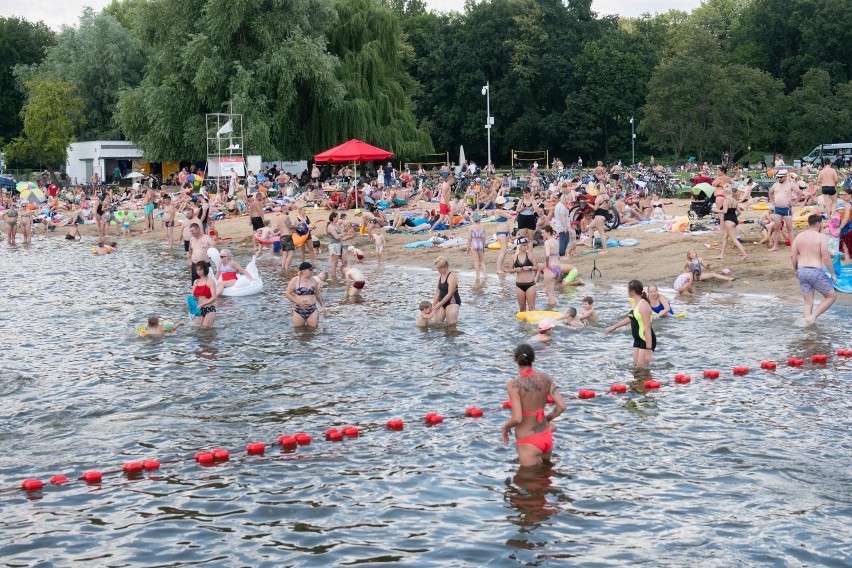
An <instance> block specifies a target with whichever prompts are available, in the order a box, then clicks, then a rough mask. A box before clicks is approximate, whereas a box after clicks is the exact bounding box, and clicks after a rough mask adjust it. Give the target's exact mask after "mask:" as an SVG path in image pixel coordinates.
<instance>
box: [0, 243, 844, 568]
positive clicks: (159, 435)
mask: <svg viewBox="0 0 852 568" xmlns="http://www.w3.org/2000/svg"><path fill="white" fill-rule="evenodd" d="M125 248H126V250H124V251H123V252H121V253H120V254H113V255H110V256H102V257H97V256H93V255H91V253H90V252H89V251H88V249H87V248H86V247H84V246H74V245H70V246H69V245H67V244H66V243H65V242H59V241H57V240H50V241H39V242H37V243H36V244H35V245H34V246H33V247H32V248H29V249H25V248H21V247H19V248H18V249H17V250H9V249H3V250H2V251H0V255H2V256H0V263H1V264H2V266H3V270H0V287H1V288H2V290H3V291H4V296H5V299H4V310H3V312H4V315H3V316H2V319H0V332H2V337H3V338H5V342H6V349H4V356H3V375H2V377H3V379H2V381H0V397H2V402H3V406H2V408H3V410H2V413H0V447H2V448H3V452H2V453H0V482H1V483H0V485H2V486H4V487H6V486H16V485H18V484H19V483H20V480H21V479H23V478H26V477H38V478H41V479H43V480H46V479H47V478H48V477H49V476H50V475H52V474H56V473H68V474H72V473H73V474H75V475H78V474H79V473H80V472H81V471H83V470H86V469H104V470H108V469H111V468H114V467H116V466H120V464H122V463H123V462H125V461H131V460H138V459H143V458H147V457H157V458H159V459H161V460H164V461H166V460H172V459H176V458H181V459H180V460H178V461H176V462H175V463H164V465H163V467H162V469H161V470H160V471H158V472H155V473H153V474H152V475H150V476H145V477H143V478H141V479H135V480H128V479H126V478H124V477H121V476H117V475H111V476H105V478H104V482H103V484H102V485H100V486H85V485H83V484H81V483H79V482H76V483H72V484H69V485H66V486H62V487H59V488H54V487H49V488H47V489H46V490H45V491H43V492H41V493H40V494H35V495H33V496H31V497H30V498H28V497H27V495H25V494H24V493H23V492H20V491H15V492H10V493H5V494H0V508H2V512H3V516H2V520H0V527H2V532H0V557H2V558H3V562H4V564H6V565H10V566H11V565H45V566H47V565H54V564H70V563H79V564H86V565H111V566H113V565H127V564H135V565H145V566H154V565H170V566H172V565H183V564H208V565H223V566H234V565H250V566H278V565H330V564H335V565H348V564H355V563H370V562H389V561H400V562H404V563H408V564H411V565H418V566H427V565H482V564H489V565H507V566H512V565H518V564H524V565H526V564H533V565H551V566H564V565H567V564H569V563H570V564H574V563H581V564H595V563H597V564H602V565H611V564H636V563H645V564H649V565H654V566H657V565H670V566H678V565H685V564H695V563H696V562H697V563H699V564H700V565H702V566H731V565H736V564H746V565H756V564H779V565H784V564H791V565H801V564H827V565H838V566H839V565H846V564H848V562H849V561H850V558H852V552H850V545H849V538H848V535H849V518H850V503H851V502H852V479H850V470H849V463H850V462H849V456H850V455H852V453H851V451H852V443H851V442H850V438H849V433H848V432H849V427H850V425H852V424H851V423H852V420H850V410H849V403H848V401H849V398H848V397H849V395H850V387H849V379H850V368H852V362H848V361H847V362H846V363H843V362H839V361H837V360H836V358H832V360H831V362H830V364H829V365H827V366H825V368H814V367H813V366H811V365H806V366H805V367H804V368H803V369H799V370H791V369H788V368H786V366H784V367H782V366H779V370H778V372H777V373H774V374H770V373H766V372H762V371H759V370H758V371H752V372H751V373H750V374H749V375H748V376H746V377H741V378H731V377H730V373H729V369H730V368H731V367H732V366H735V365H740V364H742V365H750V366H751V367H755V366H756V363H757V362H759V361H760V360H761V359H775V360H778V361H784V360H786V357H788V356H789V355H791V354H798V355H802V356H804V355H810V354H812V353H818V352H828V353H833V352H834V351H835V350H836V349H837V348H840V347H844V348H846V347H852V345H849V344H848V330H849V326H848V321H849V317H850V315H852V314H851V313H850V309H849V304H842V305H841V304H838V305H837V306H836V307H835V308H833V309H832V311H831V312H830V313H829V314H828V315H827V316H825V317H824V321H822V322H821V325H820V326H818V327H815V328H811V329H804V328H802V327H801V326H800V325H799V324H798V323H796V322H797V321H798V319H799V310H800V306H799V305H798V303H796V302H794V303H792V304H785V303H783V302H779V301H778V300H777V299H775V298H773V297H769V296H737V295H723V294H705V295H702V296H700V297H699V298H698V299H697V300H695V301H693V302H692V303H691V304H689V305H686V306H682V308H683V309H685V310H686V311H687V313H688V316H687V317H686V318H685V319H683V320H677V321H667V322H663V323H661V324H659V325H657V326H656V328H657V330H658V335H659V337H660V342H661V350H660V352H659V354H658V356H657V359H656V362H655V368H654V370H653V371H652V374H653V377H654V378H655V379H657V380H660V381H662V382H664V386H663V388H662V389H661V390H660V391H656V392H651V393H648V394H644V393H642V392H641V389H638V390H635V391H633V392H631V394H629V395H622V396H620V397H611V396H608V395H604V396H599V397H598V398H596V399H594V400H592V401H587V402H580V401H577V400H576V398H574V395H573V394H572V393H576V391H577V390H578V389H580V388H592V389H595V390H597V391H598V392H599V393H603V392H604V391H606V390H607V389H608V386H609V385H610V384H612V383H614V382H630V381H633V380H634V379H635V380H636V381H638V382H637V383H635V384H637V385H639V384H641V381H643V380H644V379H645V378H649V377H648V376H642V375H639V376H636V377H634V376H633V370H632V365H631V362H630V340H629V336H628V334H625V333H616V334H615V335H614V336H613V337H610V338H604V337H603V335H602V334H601V333H600V332H596V331H591V330H582V331H576V330H567V329H559V330H557V333H556V334H555V335H556V344H555V345H552V346H547V347H544V348H542V349H540V350H539V353H538V356H539V361H538V363H537V366H538V367H539V368H541V369H543V370H547V371H549V372H551V373H552V374H553V375H554V376H555V377H556V379H557V381H558V383H559V384H560V386H561V388H562V391H563V393H566V396H567V398H568V400H569V409H568V411H567V412H566V413H565V414H564V415H563V417H562V418H560V420H559V431H558V433H557V434H556V453H555V463H554V464H553V466H552V468H546V469H544V470H542V471H538V472H535V473H533V474H529V475H521V476H518V475H516V469H517V466H516V463H515V455H514V451H513V449H512V448H511V447H508V448H507V447H503V446H502V444H501V443H500V425H501V423H502V421H503V420H505V417H506V413H505V412H503V411H499V410H497V407H498V406H499V403H500V401H502V400H503V399H505V397H506V395H505V383H506V381H507V379H508V378H509V377H510V376H511V374H512V372H513V370H514V369H513V363H512V360H511V356H510V353H511V350H512V349H513V348H514V346H515V345H516V344H518V343H519V342H521V341H523V340H526V339H527V338H529V337H530V336H531V335H532V334H533V333H534V330H533V329H532V326H529V325H527V324H523V323H520V322H518V321H517V320H515V319H514V317H513V313H514V308H515V302H514V292H513V285H514V284H513V283H512V280H511V279H508V280H506V281H500V280H498V279H497V278H496V277H494V276H492V277H491V279H490V280H489V283H488V286H487V287H486V288H485V289H473V287H472V286H473V281H472V277H471V275H470V274H467V273H463V274H462V276H461V283H462V284H461V289H462V300H463V304H464V306H463V308H462V316H461V325H460V327H459V330H458V331H457V332H449V331H448V330H446V329H430V330H428V331H422V330H418V329H415V328H414V326H413V319H414V316H415V314H416V304H417V302H418V301H419V300H420V299H423V298H430V297H431V292H432V289H433V288H432V287H433V286H434V281H435V278H436V277H435V275H434V273H431V272H428V271H424V270H421V269H414V268H398V267H392V266H388V267H386V268H385V269H384V278H385V280H384V282H382V283H378V282H377V278H376V277H375V276H372V271H373V268H372V267H368V269H367V272H368V278H370V284H369V286H368V288H367V290H366V293H365V298H364V300H363V301H362V302H357V303H355V302H350V303H346V302H344V301H343V300H342V297H343V294H342V292H343V290H342V287H341V286H339V285H332V286H330V287H329V288H327V289H326V295H327V297H328V299H329V302H330V304H331V305H332V307H331V309H330V312H331V317H329V318H328V319H327V320H325V321H324V322H323V323H322V325H321V328H320V330H319V331H318V332H316V333H311V332H300V333H294V332H293V331H292V329H291V326H290V319H289V307H288V305H287V303H286V301H284V299H283V289H284V286H285V283H286V281H285V279H284V278H283V276H281V275H280V274H279V273H278V271H277V270H274V266H277V264H273V263H272V261H271V260H269V259H268V258H267V259H266V260H265V261H263V260H262V261H261V263H260V268H261V271H262V273H263V276H264V281H265V283H266V289H265V291H264V293H263V294H262V295H260V296H255V297H251V298H236V299H222V300H220V302H219V311H218V320H217V322H216V325H217V328H216V329H215V330H213V331H209V332H207V331H200V330H195V329H188V330H187V329H186V328H184V329H181V330H179V331H178V332H177V333H175V334H173V335H171V336H168V337H166V338H165V339H162V340H155V339H140V338H138V337H136V335H135V333H134V332H133V331H132V330H131V328H132V327H133V325H135V324H140V323H143V322H144V320H145V319H146V317H147V315H148V314H149V313H158V314H160V315H161V316H162V317H163V318H164V319H171V320H177V319H179V318H181V317H183V316H182V313H183V309H184V300H183V298H184V297H185V294H186V293H187V289H186V284H187V283H186V272H187V271H186V268H185V266H184V264H183V263H182V256H180V255H179V254H178V253H174V254H172V253H169V252H168V251H167V250H165V249H164V248H161V247H160V246H159V245H154V244H151V243H142V242H131V243H129V244H128V246H127V247H125ZM241 260H244V261H245V260H248V259H247V258H243V259H241ZM276 262H277V261H276ZM639 276H640V277H641V275H639ZM706 288H708V289H712V287H711V286H707V287H706ZM587 291H590V292H592V293H593V294H594V296H595V298H596V305H598V306H600V308H599V309H600V311H601V312H602V314H603V316H604V319H606V320H608V321H613V320H615V319H616V318H619V317H622V316H623V314H624V312H625V311H626V297H625V291H624V286H623V284H622V283H617V284H615V285H613V286H607V285H601V286H599V287H594V288H587V289H585V290H582V291H580V292H577V291H572V292H571V294H572V295H570V296H568V298H566V299H564V300H563V301H562V302H561V306H562V307H563V308H564V307H567V305H568V304H569V302H570V303H573V304H574V305H578V304H579V298H580V297H581V296H582V295H583V294H584V293H586V292H587ZM669 292H670V291H669ZM542 297H543V296H539V299H540V301H541V299H542ZM841 331H842V332H843V333H841ZM710 367H715V368H719V369H721V370H723V376H722V378H720V379H719V380H717V381H707V380H704V379H701V378H700V375H701V371H702V370H703V369H705V368H710ZM676 372H687V373H688V374H690V375H691V376H692V377H693V382H692V384H690V385H686V386H679V385H670V384H669V383H670V382H671V377H672V376H673V374H674V373H676ZM471 405H478V406H483V407H485V408H486V415H485V417H484V418H482V419H470V418H459V417H455V416H456V415H458V414H461V413H463V411H464V408H466V407H468V406H471ZM429 411H436V412H440V413H443V414H444V415H445V416H446V417H447V418H448V419H447V421H446V422H445V423H444V424H442V425H440V426H437V427H433V428H426V427H424V426H422V425H421V423H420V422H419V418H420V417H421V416H423V415H424V414H425V413H426V412H429ZM451 416H453V417H454V418H452V419H451V418H449V417H451ZM392 417H401V418H405V419H406V420H407V422H406V429H405V431H404V432H402V433H392V432H387V431H386V430H384V428H382V427H380V425H382V424H384V422H385V421H386V420H388V419H389V418H392ZM344 424H357V425H359V426H361V427H362V436H361V437H360V438H359V439H357V440H349V441H345V442H343V443H340V444H330V443H325V442H322V441H320V438H321V437H322V436H321V433H322V432H323V431H324V430H325V429H326V428H329V427H332V426H341V425H344ZM297 430H305V431H308V432H309V433H311V434H312V435H313V436H314V440H315V442H314V444H313V445H311V446H310V447H307V448H302V449H300V450H299V451H298V452H296V453H282V452H281V451H280V450H278V449H275V448H271V449H270V450H269V451H267V453H266V455H265V456H262V457H246V456H245V455H244V454H242V453H240V454H238V455H234V456H233V459H232V460H231V461H230V462H228V463H226V464H223V465H219V466H216V467H213V468H200V467H198V466H197V465H195V464H194V462H192V460H191V456H192V455H193V454H194V453H195V452H196V451H198V450H200V449H207V448H211V447H215V446H223V445H224V446H225V447H227V448H230V449H232V450H238V449H240V448H242V447H244V445H245V443H247V442H249V441H265V442H271V441H272V440H274V439H276V438H277V437H278V436H279V435H280V434H282V433H292V432H295V431H297ZM186 458H190V459H186ZM844 535H846V536H844Z"/></svg>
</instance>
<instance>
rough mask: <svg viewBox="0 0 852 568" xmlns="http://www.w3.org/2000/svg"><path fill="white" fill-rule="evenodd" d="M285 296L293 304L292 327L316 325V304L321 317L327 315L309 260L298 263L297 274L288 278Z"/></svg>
mask: <svg viewBox="0 0 852 568" xmlns="http://www.w3.org/2000/svg"><path fill="white" fill-rule="evenodd" d="M285 296H286V297H287V299H288V300H290V302H292V304H293V327H316V326H317V323H319V312H318V310H317V304H319V305H320V307H321V308H322V315H323V317H328V310H326V308H325V300H323V298H322V291H321V290H320V287H319V285H318V284H317V281H316V279H314V266H313V265H312V264H311V263H310V262H303V263H302V264H300V265H299V274H297V275H296V276H295V277H294V278H293V279H292V280H290V283H289V284H288V285H287V293H286V294H285Z"/></svg>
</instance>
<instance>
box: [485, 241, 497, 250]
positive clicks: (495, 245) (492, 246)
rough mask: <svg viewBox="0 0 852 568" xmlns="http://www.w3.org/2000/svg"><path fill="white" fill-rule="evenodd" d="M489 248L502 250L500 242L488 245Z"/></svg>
mask: <svg viewBox="0 0 852 568" xmlns="http://www.w3.org/2000/svg"><path fill="white" fill-rule="evenodd" d="M487 248H489V249H491V250H500V243H498V242H496V241H495V242H493V243H488V247H487Z"/></svg>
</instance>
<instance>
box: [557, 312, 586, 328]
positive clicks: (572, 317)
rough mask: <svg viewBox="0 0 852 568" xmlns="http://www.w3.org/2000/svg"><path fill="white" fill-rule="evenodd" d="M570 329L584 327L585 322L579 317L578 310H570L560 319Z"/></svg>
mask: <svg viewBox="0 0 852 568" xmlns="http://www.w3.org/2000/svg"><path fill="white" fill-rule="evenodd" d="M560 319H561V320H562V321H564V322H565V323H566V324H567V325H568V327H584V326H585V324H584V323H583V320H581V319H580V318H579V317H577V308H568V309H567V310H565V313H564V314H562V317H561V318H560Z"/></svg>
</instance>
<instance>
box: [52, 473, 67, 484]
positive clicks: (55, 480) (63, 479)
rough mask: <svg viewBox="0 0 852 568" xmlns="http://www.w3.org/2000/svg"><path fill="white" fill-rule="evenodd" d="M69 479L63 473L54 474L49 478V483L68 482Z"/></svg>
mask: <svg viewBox="0 0 852 568" xmlns="http://www.w3.org/2000/svg"><path fill="white" fill-rule="evenodd" d="M68 481H69V479H68V478H67V477H65V476H64V475H61V474H60V475H54V476H53V477H51V478H50V484H51V485H62V484H63V483H68Z"/></svg>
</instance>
